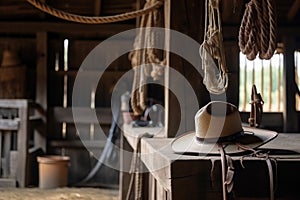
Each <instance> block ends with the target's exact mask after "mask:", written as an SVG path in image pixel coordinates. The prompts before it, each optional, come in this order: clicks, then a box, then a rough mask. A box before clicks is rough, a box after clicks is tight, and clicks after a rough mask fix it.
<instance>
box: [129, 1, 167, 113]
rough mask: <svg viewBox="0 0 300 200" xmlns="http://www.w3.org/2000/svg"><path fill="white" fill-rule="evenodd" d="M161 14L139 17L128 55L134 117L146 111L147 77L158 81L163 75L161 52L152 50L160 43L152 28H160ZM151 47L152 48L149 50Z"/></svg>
mask: <svg viewBox="0 0 300 200" xmlns="http://www.w3.org/2000/svg"><path fill="white" fill-rule="evenodd" d="M155 2H156V0H148V1H147V2H146V3H145V6H144V8H147V7H150V6H151V5H153V4H154V3H155ZM162 26H163V21H162V14H161V12H160V11H159V10H153V11H151V12H149V13H148V14H145V15H143V16H142V17H141V22H140V29H139V32H138V34H137V36H136V38H135V41H134V44H133V46H134V49H137V50H135V51H133V52H131V53H130V54H129V59H130V60H131V65H132V67H133V69H134V80H133V85H132V95H131V97H132V98H131V107H132V110H133V112H134V114H135V115H142V113H143V112H144V111H145V110H146V108H147V105H146V99H147V86H146V80H147V78H148V77H151V78H153V79H154V80H158V79H159V78H160V77H161V76H162V75H163V70H164V68H163V66H164V65H165V59H162V58H163V55H162V51H161V50H157V49H154V48H153V47H154V46H155V44H156V43H158V42H160V41H162V40H161V39H160V38H158V35H157V33H156V32H155V30H153V29H152V28H153V27H162ZM149 47H152V48H149Z"/></svg>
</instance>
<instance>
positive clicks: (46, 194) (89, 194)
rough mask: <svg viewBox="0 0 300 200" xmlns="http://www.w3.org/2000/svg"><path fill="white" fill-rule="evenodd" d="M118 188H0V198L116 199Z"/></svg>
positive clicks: (9, 199) (7, 199) (46, 199)
mask: <svg viewBox="0 0 300 200" xmlns="http://www.w3.org/2000/svg"><path fill="white" fill-rule="evenodd" d="M117 199H118V190H107V189H98V188H58V189H38V188H25V189H20V188H0V200H117Z"/></svg>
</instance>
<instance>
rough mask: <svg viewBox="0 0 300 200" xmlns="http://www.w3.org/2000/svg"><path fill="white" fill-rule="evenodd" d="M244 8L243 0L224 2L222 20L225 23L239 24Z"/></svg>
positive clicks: (226, 0) (227, 0)
mask: <svg viewBox="0 0 300 200" xmlns="http://www.w3.org/2000/svg"><path fill="white" fill-rule="evenodd" d="M244 6H245V4H244V1H241V0H222V18H223V21H224V23H226V24H237V23H239V22H240V20H241V14H242V10H243V7H244Z"/></svg>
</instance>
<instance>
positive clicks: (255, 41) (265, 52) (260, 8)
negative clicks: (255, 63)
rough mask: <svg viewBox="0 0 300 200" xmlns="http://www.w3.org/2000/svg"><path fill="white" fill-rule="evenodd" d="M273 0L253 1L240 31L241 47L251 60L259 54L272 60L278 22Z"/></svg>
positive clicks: (261, 57)
mask: <svg viewBox="0 0 300 200" xmlns="http://www.w3.org/2000/svg"><path fill="white" fill-rule="evenodd" d="M274 7H275V5H274V1H273V0H251V1H250V2H249V3H248V4H247V6H246V10H245V13H244V16H243V19H242V22H241V26H240V30H239V47H240V50H241V52H242V53H243V54H245V55H246V56H247V58H248V59H249V60H254V59H255V58H256V55H257V54H259V58H260V59H270V58H271V57H272V56H273V54H274V52H275V50H276V46H277V41H276V39H277V22H276V13H275V9H274Z"/></svg>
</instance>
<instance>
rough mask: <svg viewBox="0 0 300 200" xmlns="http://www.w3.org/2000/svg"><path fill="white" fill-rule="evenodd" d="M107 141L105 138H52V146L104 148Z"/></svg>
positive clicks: (50, 143) (50, 144)
mask: <svg viewBox="0 0 300 200" xmlns="http://www.w3.org/2000/svg"><path fill="white" fill-rule="evenodd" d="M105 143H106V141H103V140H79V139H78V140H68V141H64V140H52V141H50V142H49V146H50V147H56V148H97V149H103V148H104V145H105Z"/></svg>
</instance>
